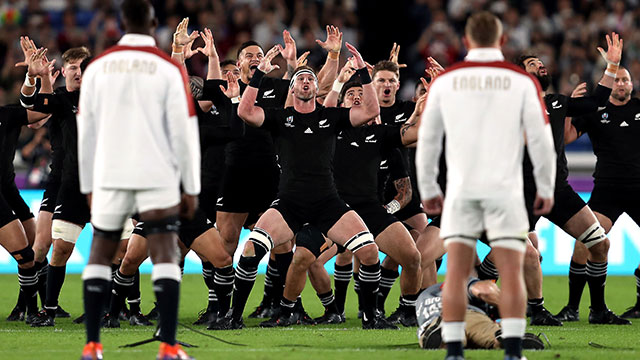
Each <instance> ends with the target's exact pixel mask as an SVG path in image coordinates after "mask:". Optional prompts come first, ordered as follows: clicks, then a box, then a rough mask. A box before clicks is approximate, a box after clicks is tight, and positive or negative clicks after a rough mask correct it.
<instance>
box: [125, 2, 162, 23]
mask: <svg viewBox="0 0 640 360" xmlns="http://www.w3.org/2000/svg"><path fill="white" fill-rule="evenodd" d="M120 12H121V14H122V18H123V19H124V20H125V22H126V23H127V26H129V27H147V26H150V25H151V23H152V21H153V17H154V13H153V7H152V5H151V3H150V2H149V0H124V1H123V2H122V4H121V5H120Z"/></svg>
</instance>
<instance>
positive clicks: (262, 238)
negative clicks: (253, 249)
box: [249, 227, 273, 252]
mask: <svg viewBox="0 0 640 360" xmlns="http://www.w3.org/2000/svg"><path fill="white" fill-rule="evenodd" d="M249 239H251V240H252V241H253V242H258V243H260V244H262V245H263V246H264V247H265V249H267V252H268V251H271V249H273V240H271V235H269V233H268V232H266V231H265V230H264V229H261V228H259V227H254V228H253V231H252V232H251V234H249Z"/></svg>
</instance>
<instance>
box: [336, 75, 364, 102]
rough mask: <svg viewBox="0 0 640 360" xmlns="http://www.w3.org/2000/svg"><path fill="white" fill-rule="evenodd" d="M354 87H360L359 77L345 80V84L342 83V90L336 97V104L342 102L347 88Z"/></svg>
mask: <svg viewBox="0 0 640 360" xmlns="http://www.w3.org/2000/svg"><path fill="white" fill-rule="evenodd" d="M354 87H362V83H361V82H360V79H357V80H349V81H347V83H346V84H344V86H343V87H342V90H341V91H340V96H339V97H338V104H342V102H343V101H344V96H345V95H346V94H347V91H349V89H351V88H354Z"/></svg>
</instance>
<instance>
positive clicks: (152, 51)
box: [89, 45, 196, 117]
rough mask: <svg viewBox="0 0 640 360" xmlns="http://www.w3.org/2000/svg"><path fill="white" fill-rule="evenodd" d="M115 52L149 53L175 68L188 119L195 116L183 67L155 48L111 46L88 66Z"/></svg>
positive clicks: (187, 77)
mask: <svg viewBox="0 0 640 360" xmlns="http://www.w3.org/2000/svg"><path fill="white" fill-rule="evenodd" d="M117 51H142V52H146V53H149V54H154V55H156V56H159V57H161V58H162V59H163V60H165V61H167V62H168V63H170V64H171V65H173V66H175V67H177V68H178V70H179V71H180V75H181V76H182V82H183V85H184V91H185V95H186V97H187V107H188V109H189V116H190V117H191V116H196V108H195V105H194V103H193V97H192V96H191V95H190V94H191V88H190V87H189V76H188V75H187V71H186V70H185V68H184V67H183V66H181V65H180V64H178V62H176V61H175V60H173V59H172V58H171V57H170V56H169V55H167V54H166V53H165V52H164V51H162V50H160V49H158V48H157V47H155V46H126V45H115V46H112V47H110V48H109V49H107V50H105V51H104V52H103V53H102V54H100V55H98V56H96V57H95V58H93V60H91V62H90V63H89V64H92V63H93V62H94V61H96V60H98V59H100V58H101V57H103V56H105V55H109V54H111V53H114V52H117Z"/></svg>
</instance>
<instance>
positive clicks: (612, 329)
mask: <svg viewBox="0 0 640 360" xmlns="http://www.w3.org/2000/svg"><path fill="white" fill-rule="evenodd" d="M263 279H264V278H263V277H262V276H261V277H258V281H257V283H256V286H255V288H254V291H253V292H252V296H251V298H250V299H249V303H248V305H247V310H246V312H245V314H248V313H249V312H251V311H252V310H253V308H254V307H255V306H256V305H257V304H258V303H259V301H260V298H261V296H262V283H263V282H262V281H263ZM141 283H142V309H143V311H144V312H147V311H148V310H150V308H151V307H152V304H153V303H152V302H153V300H154V296H153V294H152V290H151V284H150V280H149V276H143V277H142V281H141ZM351 286H353V282H352V283H351ZM17 288H18V285H17V279H16V276H15V275H0V289H2V291H1V292H0V314H2V319H0V359H47V360H49V359H51V360H54V359H78V358H79V357H80V352H81V349H82V346H83V344H84V339H85V335H84V327H83V326H82V325H75V324H73V323H72V322H71V319H57V320H56V327H55V328H40V329H36V328H31V327H27V326H26V325H25V324H22V323H11V322H7V321H5V320H4V318H5V317H6V315H8V313H9V312H10V310H11V308H12V307H13V305H14V304H15V300H16V296H17ZM181 291H182V297H181V299H180V322H181V323H185V324H191V323H192V322H193V321H194V320H195V319H196V316H197V313H198V311H199V310H201V309H202V308H204V307H205V306H206V288H205V286H204V283H203V281H202V277H201V276H199V275H186V276H185V277H184V280H183V282H182V290H181ZM567 291H568V290H567V278H566V277H545V283H544V292H545V295H546V299H545V301H546V306H547V308H548V309H549V310H550V311H551V312H553V313H556V312H557V311H559V310H560V309H561V308H562V306H563V305H564V303H565V301H566V299H567ZM81 293H82V292H81V280H80V276H79V275H68V276H67V278H66V282H65V284H64V287H63V289H62V294H61V299H60V304H61V305H62V306H63V307H64V308H65V309H66V310H67V311H69V312H70V313H71V314H72V317H76V316H78V315H80V314H81V313H82V296H81ZM397 298H398V284H397V283H396V285H395V286H394V288H393V290H392V293H391V295H390V296H389V300H388V301H387V309H386V310H387V313H390V312H392V311H393V310H394V309H395V306H396V305H397ZM634 301H635V280H634V279H633V278H632V277H609V278H608V280H607V303H608V305H609V307H610V308H611V309H612V310H614V311H615V312H616V313H622V312H623V311H624V310H625V309H626V308H627V307H628V306H630V305H632V304H633V303H634ZM303 302H304V306H305V308H306V309H307V311H308V312H309V314H310V315H311V316H313V317H316V316H320V315H322V312H323V308H322V305H321V304H320V301H319V300H318V298H317V297H316V295H315V293H314V291H313V289H312V288H311V287H310V286H307V288H305V291H304V293H303ZM582 303H583V306H582V308H581V309H580V316H581V319H582V320H581V321H580V322H579V323H567V324H565V326H564V327H559V328H552V327H527V331H530V332H534V333H540V332H544V333H545V334H546V335H547V337H548V338H549V340H550V342H551V347H550V348H548V349H546V350H543V351H535V352H534V351H526V352H525V356H527V358H528V359H530V360H531V359H597V360H610V359H611V360H613V359H639V358H640V341H638V339H639V335H640V320H638V321H635V322H634V324H633V325H632V326H610V325H607V326H594V325H589V324H588V323H587V321H586V319H587V316H588V290H585V294H584V296H583V302H582ZM258 322H259V321H258V320H253V319H248V320H247V319H245V325H247V328H246V329H244V330H239V331H218V332H209V331H207V330H205V329H204V327H198V329H199V330H202V331H204V332H207V333H210V334H212V335H215V336H217V337H220V338H222V339H225V340H228V341H231V342H235V343H240V344H245V345H246V346H233V345H228V344H223V343H221V342H218V341H216V340H214V339H211V338H208V337H205V336H202V335H200V334H197V333H195V332H192V331H190V330H188V329H186V328H184V327H179V328H178V339H180V340H182V341H186V342H189V343H192V344H196V345H198V346H199V347H198V348H195V349H189V350H188V352H189V354H190V355H192V356H195V357H196V358H197V359H199V360H202V359H233V360H241V359H282V360H288V359H291V360H298V359H300V360H310V359H345V360H346V359H349V360H352V359H367V360H373V359H385V360H388V359H442V358H444V355H445V354H444V351H442V350H439V351H425V350H421V349H419V348H418V345H417V339H416V329H415V328H401V329H400V330H399V331H382V330H368V331H364V330H362V329H361V324H360V321H359V320H358V319H357V318H356V302H355V295H354V293H353V291H352V289H350V290H349V297H348V298H347V322H346V323H345V324H340V325H321V326H296V327H290V328H278V329H261V328H259V327H257V325H258ZM153 329H154V328H149V327H147V328H142V327H131V326H129V324H128V323H127V324H124V323H123V325H122V328H120V329H105V330H103V331H102V342H103V344H104V346H105V359H135V360H141V359H155V355H156V353H157V348H158V343H157V342H156V343H152V344H147V345H143V346H140V347H137V348H133V349H120V348H119V346H120V345H123V344H127V343H131V342H135V341H139V340H143V339H146V338H149V337H150V336H151V334H152V332H153ZM590 342H592V343H595V344H599V345H603V346H604V348H596V347H594V346H592V345H589V343H590ZM466 357H467V359H471V360H474V359H501V358H502V352H501V351H488V350H482V351H480V350H475V351H467V352H466Z"/></svg>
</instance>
